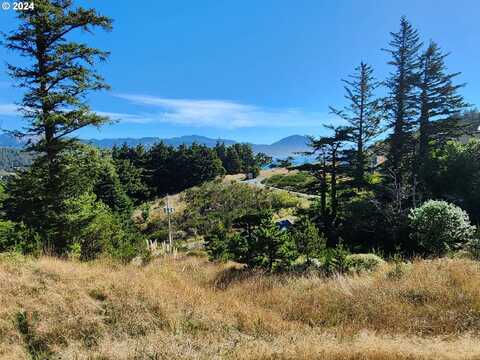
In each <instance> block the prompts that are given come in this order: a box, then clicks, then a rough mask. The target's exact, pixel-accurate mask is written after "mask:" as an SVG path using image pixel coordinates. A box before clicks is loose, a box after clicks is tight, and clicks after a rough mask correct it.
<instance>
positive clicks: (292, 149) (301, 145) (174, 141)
mask: <svg viewBox="0 0 480 360" xmlns="http://www.w3.org/2000/svg"><path fill="white" fill-rule="evenodd" d="M82 141H83V142H85V143H88V144H91V145H94V146H98V147H100V148H111V147H113V146H114V145H117V146H121V145H123V144H127V145H128V146H137V145H140V144H142V145H143V146H145V147H147V148H148V147H151V146H153V145H154V144H155V143H158V142H160V141H163V142H164V143H165V144H167V145H171V146H175V147H176V146H180V145H182V144H185V145H192V144H193V143H197V144H202V145H206V146H208V147H214V146H215V144H216V143H217V142H223V143H224V144H225V145H232V144H235V143H236V141H234V140H228V139H213V138H209V137H206V136H199V135H188V136H180V137H173V138H166V139H162V138H158V137H143V138H138V139H135V138H111V139H85V140H82ZM24 144H25V142H24V141H21V140H19V139H16V138H15V137H13V136H11V135H9V134H0V147H8V148H21V147H22V146H23V145H24ZM307 144H308V139H307V137H305V136H301V135H292V136H288V137H286V138H284V139H281V140H279V141H277V142H275V143H273V144H271V145H266V144H251V145H252V149H253V151H254V152H255V153H258V152H263V153H265V154H267V155H270V156H272V157H276V158H282V157H287V156H291V155H294V153H296V152H303V151H307V150H308V145H307Z"/></svg>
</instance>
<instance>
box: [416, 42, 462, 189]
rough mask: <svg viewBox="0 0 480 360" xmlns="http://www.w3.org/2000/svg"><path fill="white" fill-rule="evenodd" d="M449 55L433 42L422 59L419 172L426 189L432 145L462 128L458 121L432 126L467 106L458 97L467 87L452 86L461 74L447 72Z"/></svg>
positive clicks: (422, 184)
mask: <svg viewBox="0 0 480 360" xmlns="http://www.w3.org/2000/svg"><path fill="white" fill-rule="evenodd" d="M447 56H448V54H444V53H442V51H441V49H440V48H439V47H438V45H437V44H436V43H434V42H430V45H429V46H428V48H427V49H426V51H425V52H424V53H423V54H422V55H421V56H420V82H419V88H420V91H421V93H420V118H419V125H420V127H419V141H418V156H417V164H416V170H417V172H418V177H419V181H420V184H421V188H422V189H423V190H425V186H426V177H427V168H428V164H427V163H428V157H429V153H430V149H429V146H430V142H431V141H432V140H435V139H436V136H437V135H440V136H444V134H445V133H451V132H452V131H456V130H457V129H458V124H456V122H453V123H452V121H450V122H444V124H443V125H444V126H440V127H439V126H436V127H434V126H432V125H433V124H432V122H433V121H435V120H438V119H439V117H442V116H444V117H450V116H452V115H456V114H458V113H459V112H460V111H461V110H462V109H464V108H465V107H466V106H467V105H466V103H465V102H464V100H463V97H462V96H461V95H460V94H458V90H459V89H460V88H461V87H462V86H464V84H460V85H454V84H453V83H452V79H453V78H455V77H456V76H458V75H459V74H460V73H452V74H447V73H446V66H445V61H444V60H445V58H446V57H447ZM457 122H458V121H457ZM445 125H446V126H445Z"/></svg>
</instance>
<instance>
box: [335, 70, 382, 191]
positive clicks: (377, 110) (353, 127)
mask: <svg viewBox="0 0 480 360" xmlns="http://www.w3.org/2000/svg"><path fill="white" fill-rule="evenodd" d="M350 79H351V80H342V81H343V82H344V83H345V84H346V85H345V92H346V95H345V98H346V99H347V100H348V102H349V105H348V106H346V107H344V108H343V109H342V110H337V109H335V108H333V107H330V109H331V111H332V112H333V113H334V114H336V115H338V116H339V117H341V118H342V119H344V120H346V121H347V122H348V123H349V124H350V141H352V142H353V143H354V144H355V148H354V150H353V151H352V152H351V158H350V159H349V162H350V163H351V164H352V165H353V178H354V184H355V186H357V187H362V186H363V185H364V184H365V171H366V169H367V165H368V162H367V155H366V148H367V147H368V146H369V145H370V143H371V141H372V140H373V139H374V138H375V137H376V136H377V135H378V134H379V133H380V120H381V115H382V111H381V110H382V107H381V104H380V101H379V99H376V98H375V97H374V91H375V89H376V88H378V87H379V85H380V83H379V82H378V81H377V80H376V79H375V77H374V76H373V69H372V67H371V66H369V65H367V64H365V63H364V62H361V63H360V66H358V67H357V68H355V74H353V75H350Z"/></svg>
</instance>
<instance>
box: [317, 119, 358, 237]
mask: <svg viewBox="0 0 480 360" xmlns="http://www.w3.org/2000/svg"><path fill="white" fill-rule="evenodd" d="M327 128H328V129H330V130H331V131H333V135H331V136H323V137H320V138H319V139H313V138H312V139H311V143H310V147H312V149H313V151H312V152H313V153H315V154H319V159H318V160H319V161H320V162H319V163H318V164H317V165H316V167H319V168H320V169H319V170H320V173H322V174H323V177H321V178H320V179H321V189H322V190H323V191H322V194H321V203H322V204H321V206H322V208H323V209H322V212H324V213H323V214H321V219H320V220H321V228H322V230H324V231H325V233H326V234H327V236H328V238H329V239H328V240H329V243H330V244H329V245H335V244H336V243H337V241H338V238H337V235H336V231H335V227H336V222H337V215H338V208H339V201H338V177H339V176H340V174H341V172H342V166H341V163H342V162H343V161H344V158H343V150H344V149H343V147H344V145H345V142H346V141H348V140H349V128H348V127H345V126H338V127H333V126H327ZM327 176H328V177H329V179H330V183H329V189H328V190H329V194H328V195H329V198H330V203H329V205H330V208H329V209H327V208H326V195H327V194H326V192H327Z"/></svg>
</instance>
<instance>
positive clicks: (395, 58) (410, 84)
mask: <svg viewBox="0 0 480 360" xmlns="http://www.w3.org/2000/svg"><path fill="white" fill-rule="evenodd" d="M391 36H392V40H391V41H390V43H389V45H390V47H389V49H384V51H386V52H387V53H389V54H390V55H391V60H390V61H389V62H388V64H389V65H391V66H393V67H394V70H393V72H392V73H391V74H390V77H389V78H388V79H387V81H386V86H387V88H388V90H389V94H388V96H387V99H386V107H387V110H388V118H389V122H390V123H389V125H390V127H391V128H392V134H391V135H390V136H389V138H388V145H389V149H388V155H387V168H388V172H389V173H391V174H392V176H393V177H394V178H395V179H397V180H398V181H404V177H405V173H406V172H407V170H408V169H409V167H410V165H411V159H412V153H413V132H414V130H415V123H416V120H417V119H416V116H417V114H418V106H417V101H418V91H417V84H418V69H419V62H418V51H419V49H420V47H421V46H422V44H421V42H420V39H419V35H418V32H417V30H415V29H414V28H413V27H412V25H411V24H410V23H409V22H408V20H407V19H406V18H405V17H402V18H401V20H400V30H399V31H398V32H397V33H391Z"/></svg>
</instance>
